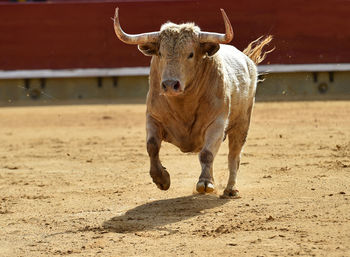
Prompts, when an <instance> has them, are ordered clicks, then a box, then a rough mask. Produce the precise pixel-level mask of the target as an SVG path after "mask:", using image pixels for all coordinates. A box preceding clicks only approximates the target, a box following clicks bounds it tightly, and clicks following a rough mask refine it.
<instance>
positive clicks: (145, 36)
mask: <svg viewBox="0 0 350 257" xmlns="http://www.w3.org/2000/svg"><path fill="white" fill-rule="evenodd" d="M118 10H119V8H118V7H117V8H116V9H115V16H114V31H115V34H116V35H117V37H118V38H119V39H120V40H121V41H123V42H124V43H126V44H132V45H139V44H145V43H154V42H156V41H157V40H158V37H159V34H160V33H159V32H149V33H142V34H134V35H130V34H127V33H125V32H124V31H123V30H122V28H121V27H120V22H119V15H118Z"/></svg>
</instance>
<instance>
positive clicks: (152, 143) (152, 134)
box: [146, 115, 170, 190]
mask: <svg viewBox="0 0 350 257" xmlns="http://www.w3.org/2000/svg"><path fill="white" fill-rule="evenodd" d="M146 130H147V152H148V155H149V157H150V164H151V167H150V175H151V177H152V179H153V182H154V183H155V184H156V185H157V187H158V188H159V189H161V190H168V189H169V187H170V176H169V173H168V172H167V171H166V169H165V167H163V166H162V164H161V162H160V160H159V149H160V145H161V142H162V131H161V128H160V126H159V125H158V124H157V122H156V121H155V120H154V119H153V118H152V117H150V116H149V115H147V117H146Z"/></svg>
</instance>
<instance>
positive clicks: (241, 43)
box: [0, 0, 350, 70]
mask: <svg viewBox="0 0 350 257" xmlns="http://www.w3.org/2000/svg"><path fill="white" fill-rule="evenodd" d="M335 2H336V3H335ZM117 6H118V7H119V8H120V20H121V24H122V26H123V28H124V30H125V31H126V32H128V33H140V32H147V31H154V30H159V28H160V25H161V24H162V23H164V22H166V21H168V20H171V21H173V22H176V23H179V22H186V21H194V22H195V23H197V24H198V25H199V26H200V27H201V28H202V30H206V31H217V32H223V31H224V25H223V21H222V17H221V14H220V11H219V8H224V9H225V11H226V13H227V14H228V16H229V18H230V20H231V22H232V24H233V27H234V32H235V38H234V39H233V41H232V44H233V45H235V46H236V47H237V48H239V49H243V48H244V47H245V46H247V45H248V43H249V42H250V41H252V40H254V39H256V38H257V37H259V36H261V35H266V34H272V35H274V37H275V39H274V40H273V44H272V45H273V46H276V50H275V51H274V52H273V53H272V54H270V55H269V57H268V58H267V61H266V62H265V64H268V63H270V64H315V63H350V30H349V24H348V22H346V21H347V20H348V16H349V13H350V2H349V1H346V0H337V1H332V0H318V1H315V0H311V1H302V0H290V1H272V0H265V1H258V0H245V1H223V0H216V1H212V0H197V1H194V0H180V1H165V0H158V1H137V0H135V1H120V2H118V1H50V2H40V3H9V2H0V70H19V69H24V70H33V69H77V68H114V67H119V68H120V67H145V66H148V65H149V62H150V58H148V57H145V56H143V55H142V54H141V53H140V52H139V51H137V49H136V47H135V46H130V45H125V44H123V43H122V42H120V41H119V40H118V39H117V38H116V36H115V35H114V31H113V25H112V21H111V17H112V16H113V14H114V9H115V7H117Z"/></svg>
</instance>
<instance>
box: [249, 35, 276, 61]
mask: <svg viewBox="0 0 350 257" xmlns="http://www.w3.org/2000/svg"><path fill="white" fill-rule="evenodd" d="M271 40H272V36H271V35H268V36H266V37H265V38H263V36H261V37H259V38H258V39H256V40H254V41H253V42H251V43H250V44H249V45H248V46H247V48H246V49H244V50H243V53H245V54H246V55H247V56H248V57H249V58H250V59H252V61H253V62H254V63H255V64H259V63H261V62H262V61H263V60H264V59H265V57H266V55H267V54H268V53H271V52H272V51H273V50H275V48H272V49H271V50H269V51H266V52H263V51H262V49H263V48H264V46H266V45H268V44H269V43H270V42H271Z"/></svg>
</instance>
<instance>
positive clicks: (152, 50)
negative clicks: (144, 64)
mask: <svg viewBox="0 0 350 257" xmlns="http://www.w3.org/2000/svg"><path fill="white" fill-rule="evenodd" d="M137 47H138V49H139V50H140V51H141V52H142V53H143V54H144V55H147V56H151V55H156V54H157V53H158V44H156V43H146V44H143V45H138V46H137Z"/></svg>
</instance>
